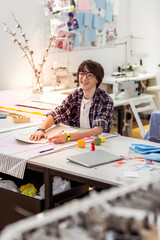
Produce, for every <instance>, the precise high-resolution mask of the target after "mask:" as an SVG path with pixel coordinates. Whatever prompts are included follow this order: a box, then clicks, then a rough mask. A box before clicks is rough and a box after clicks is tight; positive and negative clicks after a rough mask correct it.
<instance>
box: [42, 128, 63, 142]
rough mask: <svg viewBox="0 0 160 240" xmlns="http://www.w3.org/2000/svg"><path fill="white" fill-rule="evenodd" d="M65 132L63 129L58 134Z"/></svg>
mask: <svg viewBox="0 0 160 240" xmlns="http://www.w3.org/2000/svg"><path fill="white" fill-rule="evenodd" d="M63 132H64V130H62V131H61V132H59V133H58V134H61V133H63ZM46 143H49V140H48V141H47V142H46Z"/></svg>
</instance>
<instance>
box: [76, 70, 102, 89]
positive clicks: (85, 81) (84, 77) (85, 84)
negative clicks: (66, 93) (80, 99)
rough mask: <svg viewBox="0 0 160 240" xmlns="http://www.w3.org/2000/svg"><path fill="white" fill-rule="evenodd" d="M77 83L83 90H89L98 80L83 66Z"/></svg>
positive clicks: (94, 86)
mask: <svg viewBox="0 0 160 240" xmlns="http://www.w3.org/2000/svg"><path fill="white" fill-rule="evenodd" d="M78 78H79V84H80V87H81V88H82V89H83V90H84V91H85V90H90V89H93V88H94V89H96V85H97V83H98V80H97V78H96V76H95V75H94V74H93V73H91V72H89V70H88V69H87V68H84V70H83V71H82V72H79V76H78Z"/></svg>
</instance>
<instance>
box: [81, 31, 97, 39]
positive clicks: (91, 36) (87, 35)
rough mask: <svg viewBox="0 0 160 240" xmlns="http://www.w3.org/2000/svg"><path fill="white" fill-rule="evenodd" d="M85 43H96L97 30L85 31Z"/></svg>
mask: <svg viewBox="0 0 160 240" xmlns="http://www.w3.org/2000/svg"><path fill="white" fill-rule="evenodd" d="M84 42H96V29H86V30H85V32H84Z"/></svg>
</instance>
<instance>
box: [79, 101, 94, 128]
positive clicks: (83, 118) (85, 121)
mask: <svg viewBox="0 0 160 240" xmlns="http://www.w3.org/2000/svg"><path fill="white" fill-rule="evenodd" d="M91 104H92V99H89V100H86V99H85V98H84V97H83V99H82V103H81V111H80V128H84V129H89V128H90V123H89V110H90V108H91Z"/></svg>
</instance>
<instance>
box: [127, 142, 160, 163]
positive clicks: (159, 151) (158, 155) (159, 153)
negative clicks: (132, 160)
mask: <svg viewBox="0 0 160 240" xmlns="http://www.w3.org/2000/svg"><path fill="white" fill-rule="evenodd" d="M129 148H130V149H132V150H133V151H135V152H137V153H140V154H143V157H144V158H145V159H147V160H152V161H160V147H156V146H151V145H146V144H134V143H132V144H131V146H130V147H129Z"/></svg>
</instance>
